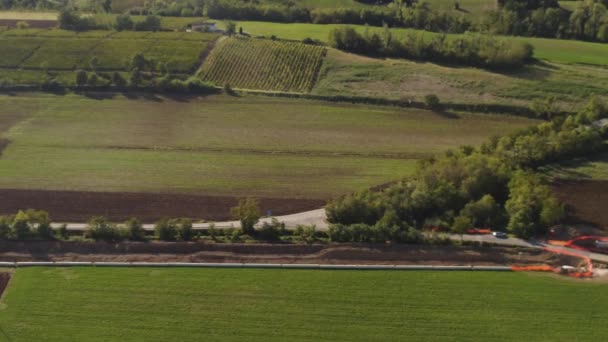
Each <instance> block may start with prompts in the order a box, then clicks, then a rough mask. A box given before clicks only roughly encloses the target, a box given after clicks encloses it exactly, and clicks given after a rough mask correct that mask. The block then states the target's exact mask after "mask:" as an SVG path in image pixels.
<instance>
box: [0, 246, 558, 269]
mask: <svg viewBox="0 0 608 342" xmlns="http://www.w3.org/2000/svg"><path fill="white" fill-rule="evenodd" d="M0 251H1V252H0V260H4V261H116V262H118V261H122V262H248V263H299V264H360V265H364V264H376V265H377V264H386V265H408V264H420V265H489V266H493V265H513V264H518V265H536V264H545V263H552V262H557V263H559V262H561V260H554V258H555V257H554V256H553V254H551V253H548V252H545V251H543V250H541V249H532V248H509V247H458V246H419V245H386V244H331V245H290V244H285V245H280V244H215V243H186V242H183V243H182V242H171V243H166V242H150V243H136V242H125V243H118V244H108V243H99V242H46V241H27V242H14V241H0ZM552 264H553V263H552ZM556 265H557V264H556Z"/></svg>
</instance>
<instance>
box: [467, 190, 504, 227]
mask: <svg viewBox="0 0 608 342" xmlns="http://www.w3.org/2000/svg"><path fill="white" fill-rule="evenodd" d="M460 215H461V216H466V217H468V218H470V219H471V222H472V224H473V225H474V226H475V227H478V228H480V227H485V228H499V227H500V226H502V224H503V217H504V213H503V211H502V210H501V208H500V205H498V203H496V201H495V200H494V197H492V195H485V196H483V197H482V198H481V199H480V200H479V201H476V202H469V203H468V204H467V205H466V206H465V207H464V209H462V210H461V211H460Z"/></svg>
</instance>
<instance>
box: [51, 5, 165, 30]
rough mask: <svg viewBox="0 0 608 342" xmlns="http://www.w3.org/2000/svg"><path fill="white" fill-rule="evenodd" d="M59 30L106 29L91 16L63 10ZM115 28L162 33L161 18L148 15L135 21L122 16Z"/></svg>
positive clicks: (60, 14) (116, 22)
mask: <svg viewBox="0 0 608 342" xmlns="http://www.w3.org/2000/svg"><path fill="white" fill-rule="evenodd" d="M57 20H58V21H59V28H61V29H64V30H71V31H87V30H94V29H104V28H105V27H104V26H103V25H98V24H97V23H96V22H95V19H94V18H93V17H90V16H83V15H80V14H79V13H78V12H77V11H75V10H73V9H63V10H62V11H61V12H60V13H59V16H58V19H57ZM113 28H114V29H115V30H117V31H126V30H130V31H160V29H161V22H160V18H159V17H158V16H155V15H148V16H146V17H144V19H143V20H139V21H134V20H133V18H132V17H131V16H130V15H128V14H121V15H119V16H117V17H116V21H115V22H114V24H113Z"/></svg>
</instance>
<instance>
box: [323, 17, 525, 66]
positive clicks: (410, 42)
mask: <svg viewBox="0 0 608 342" xmlns="http://www.w3.org/2000/svg"><path fill="white" fill-rule="evenodd" d="M329 44H330V45H331V46H332V47H334V48H337V49H340V50H344V51H349V52H354V53H360V54H365V55H372V56H380V57H397V58H408V59H417V60H425V61H434V62H439V63H455V64H461V65H471V66H477V67H485V68H516V67H520V66H522V65H523V64H525V63H527V62H529V61H531V60H532V56H533V48H532V46H531V45H530V44H527V43H521V42H515V41H512V40H507V39H498V38H496V37H493V36H488V35H481V34H467V35H464V36H462V37H460V38H456V39H447V37H446V36H445V35H439V36H435V37H433V38H431V39H429V38H426V37H425V35H424V34H421V33H418V34H416V33H409V34H407V35H405V36H404V37H403V38H401V39H399V38H396V37H393V35H392V33H391V30H390V29H388V28H386V27H385V28H384V31H383V32H382V33H381V34H378V33H375V32H374V33H370V32H369V30H368V29H366V31H365V32H364V33H359V32H358V31H356V30H355V29H354V28H352V27H343V28H336V29H334V30H332V31H331V32H330V35H329Z"/></svg>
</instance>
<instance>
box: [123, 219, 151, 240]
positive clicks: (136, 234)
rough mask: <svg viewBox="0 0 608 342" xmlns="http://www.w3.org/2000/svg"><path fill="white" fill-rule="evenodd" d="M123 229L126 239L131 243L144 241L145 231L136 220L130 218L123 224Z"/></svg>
mask: <svg viewBox="0 0 608 342" xmlns="http://www.w3.org/2000/svg"><path fill="white" fill-rule="evenodd" d="M125 228H126V229H127V232H128V238H129V240H132V241H143V240H145V239H146V231H145V230H144V226H143V224H142V223H141V221H139V220H138V219H136V218H130V219H129V220H127V221H126V222H125Z"/></svg>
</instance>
